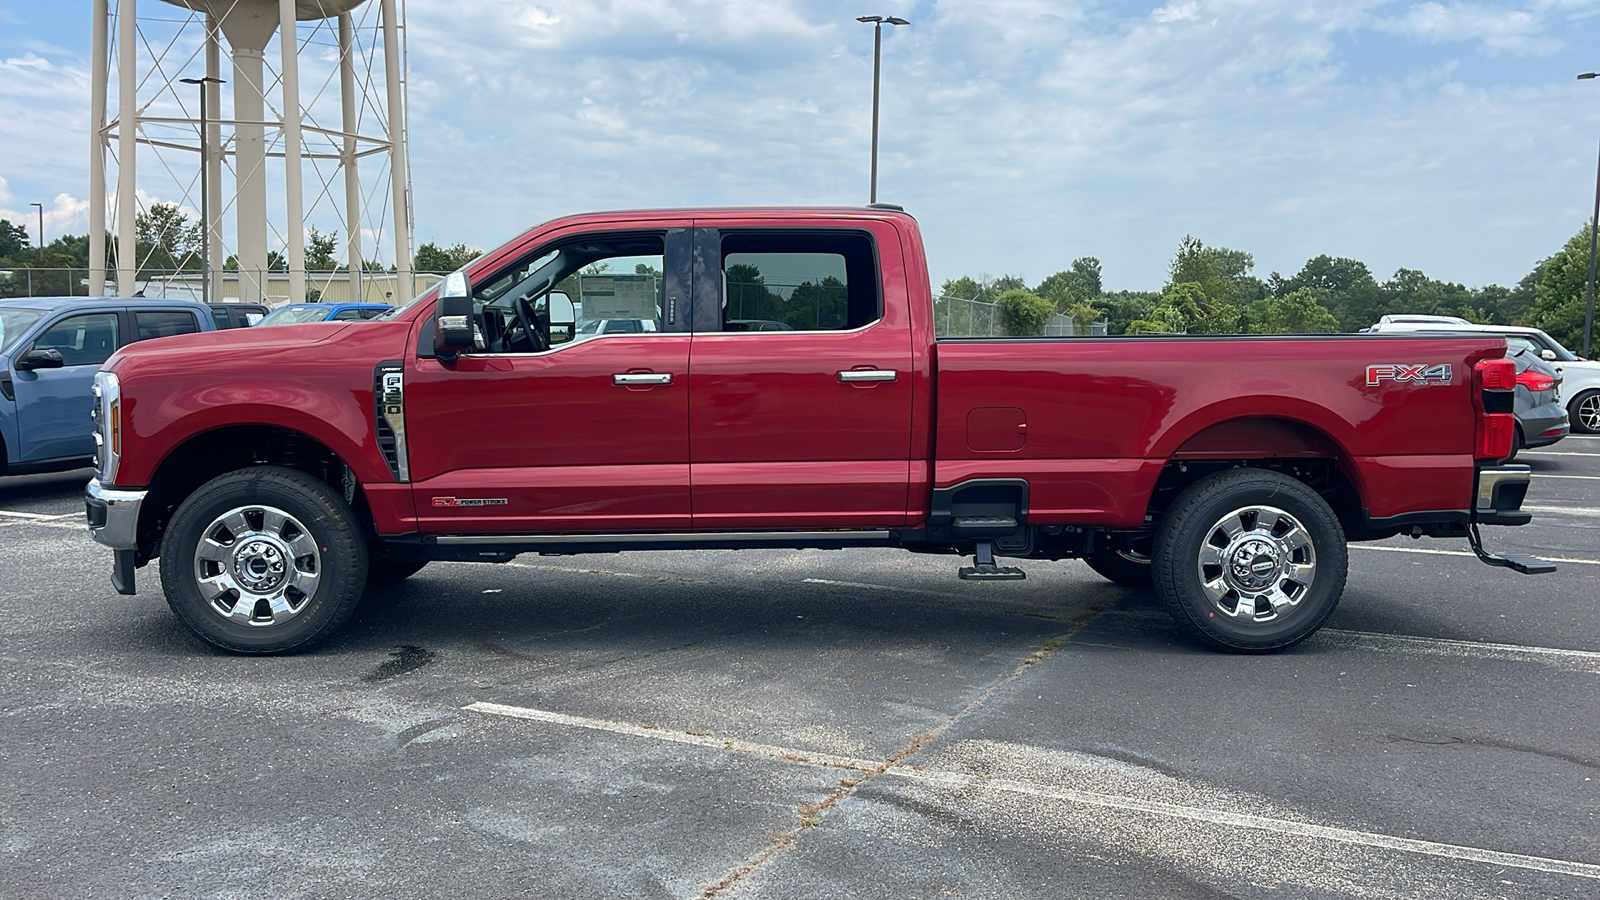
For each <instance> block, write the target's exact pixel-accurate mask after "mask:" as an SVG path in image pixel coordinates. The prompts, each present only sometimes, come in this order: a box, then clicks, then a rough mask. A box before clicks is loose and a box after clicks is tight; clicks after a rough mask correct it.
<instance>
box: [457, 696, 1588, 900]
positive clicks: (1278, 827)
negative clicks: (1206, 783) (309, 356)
mask: <svg viewBox="0 0 1600 900" xmlns="http://www.w3.org/2000/svg"><path fill="white" fill-rule="evenodd" d="M464 708H465V709H467V710H469V711H472V712H481V713H488V714H490V715H497V716H509V717H511V718H516V719H527V720H531V721H536V722H545V723H549V724H553V725H566V726H569V727H574V728H587V729H592V730H596V731H609V732H612V733H614V734H622V735H627V736H630V737H641V738H650V739H654V740H658V741H667V742H670V743H675V744H690V745H693V746H699V747H706V748H708V749H713V750H725V751H733V752H736V753H747V754H752V755H755V756H761V757H765V758H767V759H776V760H782V761H785V762H792V763H797V764H799V765H809V766H822V767H827V768H843V769H853V770H856V771H862V772H872V771H874V770H881V771H882V773H883V774H884V775H887V776H890V777H894V778H900V779H904V780H906V781H912V782H918V783H921V784H926V785H928V786H930V787H936V788H941V789H945V790H953V791H965V790H974V789H976V790H990V791H998V792H1001V793H1007V794H1021V795H1024V796H1029V797H1039V798H1042V799H1047V800H1057V801H1062V802H1066V803H1077V804H1081V805H1084V806H1097V807H1101V808H1103V809H1116V810H1122V811H1125V812H1134V813H1143V814H1145V815H1151V816H1164V817H1167V818H1173V819H1185V820H1188V821H1191V822H1202V823H1205V824H1208V825H1221V826H1226V827H1230V828H1249V829H1252V830H1255V831H1266V832H1271V833H1273V834H1281V835H1286V836H1290V837H1301V838H1312V839H1316V840H1324V841H1330V842H1333V843H1337V844H1350V845H1356V846H1363V847H1376V848H1378V849H1380V850H1394V851H1398V852H1402V853H1416V854H1421V855H1425V856H1437V857H1442V858H1445V859H1455V860H1461V861H1463V862H1473V863H1479V864H1482V865H1487V866H1506V867H1509V868H1516V869H1527V870H1531V871H1536V872H1551V873H1554V874H1557V875H1569V876H1572V877H1576V878H1590V879H1595V880H1600V866H1597V865H1591V864H1589V863H1582V862H1574V861H1572V860H1565V859H1552V858H1549V857H1544V856H1527V855H1524V854H1521V853H1504V852H1501V851H1499V850H1488V849H1484V848H1482V847H1466V846H1462V845H1460V844H1445V843H1440V842H1437V841H1423V840H1417V839H1415V838H1404V837H1397V836H1395V835H1392V834H1381V833H1378V832H1373V831H1358V830H1356V829H1352V828H1337V827H1333V826H1328V825H1317V824H1314V823H1311V822H1297V821H1294V820H1292V819H1280V818H1276V817H1272V816H1258V815H1253V814H1251V813H1241V812H1230V811H1227V810H1222V809H1207V808H1204V807H1197V806H1185V805H1183V804H1178V803H1164V802H1161V801H1157V800H1145V799H1143V798H1140V797H1129V796H1123V795H1118V794H1103V793H1100V792H1098V791H1086V790H1081V789H1077V788H1064V787H1056V786H1054V785H1048V784H1038V783H1034V782H1028V781H1015V780H1012V779H1008V778H987V777H982V776H977V775H967V774H963V773H960V772H942V771H938V770H934V769H921V768H916V769H914V768H907V767H903V766H896V765H892V764H891V763H890V761H889V760H884V761H881V762H880V761H874V760H867V759H854V758H851V757H845V756H835V755H833V754H830V753H814V752H812V751H809V750H798V749H794V748H790V747H778V746H773V745H771V744H757V743H752V742H750V741H741V740H738V739H736V738H719V737H713V736H711V735H704V734H692V733H689V732H686V731H669V730H666V729H663V728H647V727H645V726H642V725H633V724H629V723H626V722H613V721H608V720H605V719H591V718H587V717H583V716H569V715H566V714H565V713H558V712H550V711H548V710H542V709H529V708H527V707H522V706H506V705H503V704H499V703H473V704H470V705H468V706H466V707H464ZM886 767H887V768H886Z"/></svg>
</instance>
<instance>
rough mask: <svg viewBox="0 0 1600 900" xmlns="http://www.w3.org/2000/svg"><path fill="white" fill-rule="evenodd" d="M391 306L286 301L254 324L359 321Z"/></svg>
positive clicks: (258, 325)
mask: <svg viewBox="0 0 1600 900" xmlns="http://www.w3.org/2000/svg"><path fill="white" fill-rule="evenodd" d="M391 308H392V307H389V306H386V305H384V304H382V303H286V304H284V305H283V306H280V307H278V308H277V309H275V310H273V311H272V312H269V313H267V316H266V318H264V319H262V320H261V321H259V322H257V323H256V324H255V327H256V328H260V327H261V326H263V325H302V324H304V323H306V322H359V321H361V320H362V319H371V318H375V317H376V316H378V315H381V314H382V313H386V312H388V311H389V310H390V309H391Z"/></svg>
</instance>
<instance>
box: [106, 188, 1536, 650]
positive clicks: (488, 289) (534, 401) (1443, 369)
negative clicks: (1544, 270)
mask: <svg viewBox="0 0 1600 900" xmlns="http://www.w3.org/2000/svg"><path fill="white" fill-rule="evenodd" d="M575 309H581V310H582V313H581V316H580V317H577V321H574V318H575V313H574V310H575ZM624 319H628V320H639V321H641V322H646V323H651V324H653V326H654V329H653V330H650V329H641V330H638V331H633V332H629V333H609V332H598V333H593V334H589V333H586V332H585V331H584V327H583V326H584V324H585V323H587V322H592V321H595V320H624ZM749 321H770V322H776V323H782V324H783V325H784V326H786V327H784V328H774V329H772V330H765V329H763V330H752V329H749V328H743V327H738V326H735V327H729V324H728V323H730V322H734V323H745V322H749ZM590 331H596V329H590ZM1505 347H1506V345H1505V341H1504V340H1503V339H1500V338H1493V337H1484V336H1479V335H1463V336H1460V337H1442V338H1441V337H1426V338H1422V337H1412V336H1394V337H1372V336H1365V335H1362V336H1351V335H1328V336H1257V337H1214V336H1207V337H1185V336H1158V337H1142V338H1120V337H1118V338H1105V337H1088V338H1048V339H1046V338H1039V339H1015V338H1013V339H936V338H935V336H934V324H933V297H932V295H931V292H930V290H929V282H928V274H927V267H926V263H925V259H924V255H923V246H922V240H921V236H920V234H919V232H918V230H917V226H916V222H915V221H914V220H913V219H912V217H911V216H909V215H907V214H905V213H904V212H901V211H899V210H898V209H894V208H885V207H871V208H864V209H856V208H852V209H754V210H752V209H705V210H678V211H671V210H669V211H642V212H618V213H598V214H589V215H582V216H573V217H569V218H562V219H557V220H555V221H551V222H548V223H545V224H543V225H540V226H537V227H535V228H533V229H531V230H530V231H528V232H527V233H525V234H523V235H522V236H521V237H519V238H517V239H516V240H513V241H511V242H510V243H508V244H506V245H505V246H503V247H501V248H499V249H497V250H494V251H492V252H490V253H488V254H486V255H484V256H483V257H481V258H479V259H478V260H476V261H474V262H473V263H471V264H470V265H469V266H468V267H466V268H465V269H463V270H462V271H459V272H456V273H454V274H453V275H451V276H450V277H448V278H447V279H446V280H445V282H444V283H443V284H442V285H441V286H440V287H439V288H438V289H436V290H433V291H430V292H428V293H426V294H423V295H422V296H420V297H419V298H417V299H416V300H414V301H412V302H411V303H410V304H407V305H406V306H403V307H401V308H399V309H397V310H395V311H394V312H393V313H391V314H389V315H387V316H385V317H383V318H380V319H377V320H374V321H371V322H366V323H362V324H359V325H350V324H343V323H337V322H330V323H323V324H314V325H293V326H285V327H282V328H260V329H255V328H253V329H247V330H240V331H229V332H221V333H217V334H210V335H201V336H191V337H183V338H174V339H169V340H164V341H160V342H156V343H153V344H151V345H149V346H148V347H146V346H144V345H136V346H133V347H130V348H128V349H126V350H123V351H122V352H120V353H118V354H117V355H116V356H115V357H113V358H112V359H111V360H109V361H108V362H107V363H106V365H105V367H104V370H103V371H102V372H101V373H100V374H99V376H98V380H97V383H96V393H97V395H98V405H97V410H98V413H97V421H98V428H99V434H100V447H101V453H100V455H99V457H98V459H97V469H98V471H97V473H96V474H97V477H96V478H95V480H94V481H92V482H90V485H89V488H88V501H87V502H88V517H89V524H90V530H91V532H92V533H93V535H94V537H95V539H96V540H98V541H100V542H101V543H103V544H106V545H108V546H110V547H111V548H112V549H113V550H114V551H115V555H114V567H113V582H114V584H115V585H116V588H117V590H119V591H120V592H122V593H133V591H134V569H135V568H136V567H140V566H143V565H145V564H146V563H147V562H149V561H150V560H152V559H155V558H157V557H159V558H160V559H161V583H162V587H163V589H164V592H165V594H166V597H167V601H168V603H169V604H170V605H171V607H172V609H173V610H174V612H175V613H176V614H177V616H178V617H179V618H180V619H181V620H182V621H183V622H184V623H186V624H187V625H188V626H189V627H190V628H191V629H193V630H194V632H195V633H196V634H197V635H199V636H200V637H201V638H203V639H204V640H206V641H208V642H210V643H212V644H214V645H216V646H218V647H221V648H224V649H227V650H231V651H235V652H240V653H278V652H287V651H293V650H297V649H301V648H304V647H307V646H310V645H311V644H313V643H314V642H316V641H318V640H320V639H322V638H324V637H326V636H327V635H328V634H329V633H330V632H332V631H333V630H334V629H335V628H337V627H338V626H339V625H340V623H342V622H343V621H344V620H345V619H346V617H347V616H349V615H350V613H351V612H352V610H353V609H354V607H355V605H356V602H357V601H358V599H359V598H360V596H361V594H362V592H363V590H364V589H365V588H366V587H367V586H368V585H369V584H374V583H380V582H386V581H393V580H397V579H401V578H405V577H407V576H409V575H411V574H412V573H414V572H416V571H417V570H419V569H420V568H421V567H422V566H423V565H425V564H426V563H427V562H428V561H430V560H467V561H488V562H503V561H506V560H509V559H511V558H513V557H515V556H516V555H518V554H520V553H525V552H538V553H550V554H571V553H591V552H611V551H619V550H640V549H692V548H747V547H751V548H753V547H785V548H841V547H873V546H884V547H902V548H905V549H907V550H913V551H920V552H935V553H960V554H971V555H973V556H975V560H974V562H975V564H974V565H972V566H970V567H967V568H964V569H962V570H961V574H962V575H963V577H970V578H996V579H1005V578H1015V577H1021V574H1022V573H1021V572H1020V571H1019V570H1017V569H1015V568H1011V567H1007V566H1000V565H997V564H996V559H995V558H996V557H1013V558H1029V559H1044V560H1058V559H1065V558H1073V557H1081V558H1083V559H1085V560H1086V561H1087V562H1088V563H1089V565H1091V566H1092V567H1094V568H1095V570H1096V571H1098V572H1100V573H1101V574H1103V575H1105V576H1106V577H1108V578H1110V579H1112V580H1113V581H1117V582H1120V583H1124V584H1130V585H1153V586H1154V588H1155V590H1156V591H1157V593H1158V594H1159V595H1160V596H1161V597H1162V598H1163V600H1164V601H1165V603H1166V605H1167V607H1168V608H1169V610H1170V611H1171V612H1172V614H1173V616H1174V617H1175V619H1176V620H1177V621H1178V622H1179V623H1180V624H1181V625H1182V626H1183V627H1185V628H1186V629H1188V630H1189V631H1191V632H1192V633H1193V634H1194V635H1196V636H1197V637H1198V638H1200V639H1201V640H1202V641H1204V642H1206V643H1208V644H1210V645H1212V646H1215V647H1219V648H1222V649H1227V650H1235V651H1262V650H1273V649H1278V648H1282V647H1287V646H1290V645H1292V644H1294V643H1296V642H1298V641H1301V640H1303V639H1305V638H1306V637H1307V636H1309V635H1310V634H1312V633H1313V632H1314V631H1316V630H1317V628H1318V627H1320V626H1321V624H1322V623H1323V621H1324V620H1326V619H1327V617H1328V615H1329V614H1330V613H1331V612H1332V611H1333V608H1334V605H1335V604H1336V603H1337V602H1338V600H1339V597H1340V595H1341V593H1342V591H1343V588H1344V584H1345V575H1346V542H1347V541H1351V540H1358V541H1359V540H1373V539H1379V538H1384V537H1388V536H1392V535H1396V534H1402V533H1404V534H1411V535H1427V536H1433V537H1465V538H1467V539H1468V540H1469V541H1470V542H1471V544H1472V546H1473V547H1474V549H1475V550H1477V551H1478V552H1479V555H1480V557H1482V558H1483V559H1484V560H1485V561H1486V562H1491V563H1493V564H1496V565H1500V566H1507V567H1510V568H1513V569H1516V570H1518V571H1523V572H1533V571H1548V570H1550V569H1553V567H1552V566H1550V565H1549V564H1547V563H1544V562H1542V561H1540V560H1538V559H1535V558H1533V557H1498V556H1492V555H1490V554H1488V553H1486V552H1484V551H1483V549H1482V545H1481V542H1480V541H1479V540H1478V533H1477V526H1478V525H1479V524H1480V523H1483V524H1498V525H1518V524H1522V523H1524V522H1526V521H1528V519H1529V515H1528V513H1526V512H1522V511H1521V509H1520V508H1521V504H1522V500H1523V497H1524V495H1525V493H1526V491H1527V488H1528V484H1529V474H1528V469H1527V468H1526V467H1525V466H1509V465H1502V464H1500V463H1501V462H1502V461H1503V460H1504V459H1505V458H1506V457H1507V456H1508V455H1509V454H1510V452H1511V441H1512V434H1513V433H1514V428H1515V425H1514V423H1513V421H1512V416H1511V397H1512V388H1513V387H1514V383H1515V368H1514V366H1513V364H1512V362H1511V361H1510V360H1507V359H1505V358H1504V354H1505Z"/></svg>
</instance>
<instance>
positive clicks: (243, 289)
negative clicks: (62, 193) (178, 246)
mask: <svg viewBox="0 0 1600 900" xmlns="http://www.w3.org/2000/svg"><path fill="white" fill-rule="evenodd" d="M396 2H397V0H373V2H372V3H368V0H162V3H163V4H165V5H160V6H155V7H154V8H155V9H156V10H158V11H159V10H165V11H166V12H164V13H160V12H158V13H151V12H149V11H148V9H147V10H140V9H139V8H138V7H139V4H138V3H137V0H93V3H94V10H93V21H94V46H93V66H94V70H93V76H92V85H91V90H92V94H91V107H90V116H91V118H92V122H91V126H90V130H91V149H90V156H89V163H90V165H89V170H90V184H89V200H90V205H89V209H90V216H89V232H90V234H89V252H90V260H89V266H90V275H89V293H90V294H91V295H99V294H101V293H103V292H104V287H105V281H106V278H107V275H108V269H107V261H106V258H105V257H106V250H105V248H106V233H107V228H106V225H107V223H106V219H107V217H108V216H109V215H112V214H113V211H114V215H115V219H116V222H115V234H116V241H115V244H116V245H115V248H114V250H115V256H116V260H115V277H116V293H117V294H118V295H120V296H129V295H131V294H132V293H133V292H134V291H135V289H136V273H137V272H138V271H139V269H140V267H141V264H142V263H144V262H145V261H144V260H138V259H137V258H136V254H137V252H138V251H137V246H136V237H135V217H136V215H137V214H138V212H139V211H140V206H139V205H140V203H141V188H143V189H144V190H143V194H144V195H145V196H155V197H159V198H161V199H162V200H174V201H176V202H179V203H184V204H186V205H187V206H188V207H189V208H191V209H194V210H197V211H199V215H198V216H197V218H198V219H199V221H201V222H203V223H205V224H204V232H205V233H204V240H203V241H202V245H203V246H205V247H206V252H205V254H204V255H205V256H206V259H204V260H203V261H201V263H200V265H199V266H198V267H199V268H200V269H202V270H203V271H205V272H208V273H210V274H211V276H212V277H211V278H210V282H211V283H210V288H209V296H207V297H205V298H204V299H208V300H216V299H219V298H220V297H222V296H225V295H227V296H237V297H239V298H240V299H243V300H249V301H259V300H262V299H268V298H271V297H274V296H278V297H282V296H287V297H288V298H289V299H291V300H301V299H305V298H306V296H307V288H308V284H307V272H306V268H305V248H306V242H305V235H306V227H307V223H308V222H313V221H316V219H315V218H314V216H313V214H314V213H316V214H325V215H327V216H328V218H323V219H321V221H323V222H324V223H329V222H336V223H337V224H336V225H334V226H333V227H332V228H327V227H325V228H324V231H329V230H338V231H341V232H342V237H343V241H344V253H343V255H344V256H345V257H346V260H347V262H346V265H347V266H348V269H349V273H350V274H349V275H348V276H346V275H344V274H342V273H341V274H340V275H339V276H338V279H339V280H340V281H341V282H342V281H344V280H345V279H346V277H348V278H349V279H350V280H351V281H352V282H354V283H353V284H352V285H351V293H350V297H351V299H361V297H362V292H361V289H360V278H361V275H360V273H361V271H362V267H363V260H364V259H373V258H376V259H377V260H378V261H380V262H381V263H383V264H384V267H385V268H387V267H388V266H391V265H392V266H393V268H394V271H395V273H396V274H395V275H394V276H393V277H394V280H395V284H394V285H393V294H394V299H395V300H396V301H401V300H405V299H409V298H410V297H411V295H412V292H413V289H412V284H413V278H412V269H411V209H410V199H411V189H410V173H409V169H408V166H407V160H406V139H405V135H406V130H405V50H404V43H403V38H402V34H403V29H404V24H403V23H402V22H401V21H400V19H399V18H398V16H397V13H396ZM145 5H146V7H147V8H148V7H149V6H151V4H145ZM113 6H115V10H113V8H112V7H113ZM172 7H178V8H179V9H180V10H183V11H184V12H183V15H185V16H186V18H180V17H175V16H173V15H172V13H173V10H172V9H171V8H172ZM141 12H143V13H144V16H143V17H141V15H140V13H141ZM302 23H306V24H304V25H302ZM274 35H276V36H277V37H278V41H277V45H278V53H277V56H278V60H279V65H278V66H277V67H276V71H274V66H273V65H272V62H271V61H270V59H269V54H268V48H269V45H270V44H271V43H272V39H273V37H274ZM224 42H225V44H224ZM224 54H226V56H227V57H228V59H229V60H230V61H231V63H232V66H231V71H229V72H226V73H225V72H223V71H222V57H223V56H224ZM202 59H203V67H204V76H205V80H204V81H203V82H201V83H200V84H195V82H196V81H197V80H198V79H196V78H194V77H192V76H195V75H198V74H199V72H197V71H195V70H196V68H198V66H199V65H200V60H202ZM380 72H381V80H382V88H381V90H380V88H379V77H378V73H380ZM113 73H114V74H115V85H116V98H117V107H116V117H115V118H114V119H112V120H109V121H108V119H107V111H108V109H107V98H108V95H109V94H110V93H111V79H110V76H111V75H112V74H113ZM302 74H307V75H308V76H309V77H308V78H307V80H306V83H307V84H309V86H310V91H309V96H306V95H303V94H302V91H301V85H302V78H301V76H302ZM185 76H190V77H189V79H188V83H183V81H182V79H183V78H184V77H185ZM335 81H337V84H338V87H337V90H336V91H335V90H334V89H333V87H332V85H333V83H334V82H335ZM224 86H225V87H226V89H227V90H226V93H227V94H228V95H229V96H230V97H231V100H232V104H231V110H229V109H226V108H224V106H223V104H222V97H223V94H224V90H223V88H224ZM201 92H204V96H203V98H202V96H201ZM335 101H336V102H335ZM202 120H204V121H202ZM374 158H375V161H376V162H377V163H378V165H376V166H372V165H370V162H371V161H373V160H374ZM108 160H110V161H111V162H112V164H113V165H114V167H115V173H116V181H115V186H114V193H113V194H112V196H111V197H110V198H108V196H107V170H108ZM147 161H150V162H153V163H154V165H150V164H149V162H147ZM374 173H378V174H377V177H374ZM308 175H309V177H308ZM139 178H142V179H143V182H141V181H140V180H138V179H139ZM275 178H276V179H281V180H279V182H278V184H277V185H274V186H272V188H273V190H272V191H269V181H272V180H274V179H275ZM158 184H159V188H157V189H152V188H153V186H156V185H158ZM308 185H309V188H310V190H309V192H308V189H307V188H308ZM339 187H342V189H343V190H342V191H339V190H338V188H339ZM280 188H281V191H282V193H281V195H278V196H280V197H281V200H282V202H281V203H277V202H269V197H270V196H271V194H272V193H273V192H274V191H276V190H277V189H280ZM169 191H170V192H171V193H168V192H169ZM341 193H342V195H343V196H342V199H341V198H340V197H339V195H340V194H341ZM308 197H309V198H310V200H311V203H310V207H309V208H308V205H307V202H306V200H307V198H308ZM108 199H111V200H112V201H113V202H112V203H111V204H110V205H109V206H108V204H107V200H108ZM230 223H231V224H232V226H233V227H232V228H231V229H230V228H228V227H227V226H228V225H229V224H230ZM338 225H342V226H343V227H342V228H339V227H338ZM364 235H365V236H366V238H367V239H370V240H371V246H366V244H367V240H366V239H364ZM269 238H271V239H273V240H272V243H273V244H276V245H277V246H278V247H281V248H282V255H283V260H284V263H285V264H286V266H287V272H286V273H284V272H282V271H281V269H282V267H281V266H279V267H276V268H279V272H278V273H277V274H276V275H274V273H272V272H269V267H268V252H269V250H272V249H274V248H273V247H272V246H269ZM385 238H387V239H388V240H385ZM390 241H392V257H391V254H390V247H389V246H385V245H388V244H390ZM230 248H231V251H232V252H231V254H230V252H229V251H230ZM364 252H365V253H366V254H369V255H367V256H365V257H364V255H363V254H364ZM230 255H232V256H233V257H235V259H236V261H237V266H236V270H237V271H236V274H235V272H234V271H233V270H232V269H230V270H229V271H228V272H227V273H226V275H225V276H224V261H225V260H226V258H227V257H228V256H230ZM385 257H391V258H389V259H385ZM224 277H226V278H227V279H229V281H228V282H227V283H224ZM235 277H236V278H237V281H232V279H233V278H235ZM384 277H385V278H388V277H389V276H387V275H386V276H384ZM313 280H315V277H313ZM326 283H327V281H326V277H325V280H324V287H325V286H326ZM272 286H276V287H277V291H276V292H275V291H273V290H270V289H269V288H270V287H272ZM311 287H312V290H313V291H315V292H316V293H321V289H319V288H317V287H316V286H315V285H312V286H311ZM191 295H193V292H191ZM313 296H315V293H314V294H313Z"/></svg>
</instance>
